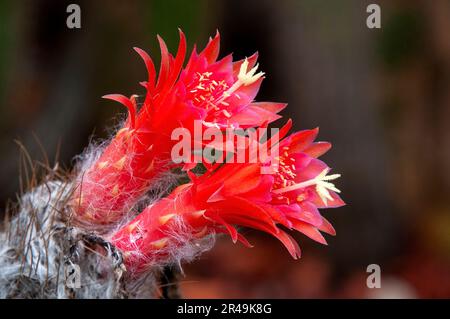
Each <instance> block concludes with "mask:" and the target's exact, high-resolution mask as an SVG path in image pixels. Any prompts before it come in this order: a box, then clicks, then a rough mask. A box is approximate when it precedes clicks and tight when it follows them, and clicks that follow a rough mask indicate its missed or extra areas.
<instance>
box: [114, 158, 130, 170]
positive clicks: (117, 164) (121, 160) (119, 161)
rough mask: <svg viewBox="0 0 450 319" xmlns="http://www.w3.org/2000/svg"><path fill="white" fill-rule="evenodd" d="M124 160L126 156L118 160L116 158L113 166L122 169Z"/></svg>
mask: <svg viewBox="0 0 450 319" xmlns="http://www.w3.org/2000/svg"><path fill="white" fill-rule="evenodd" d="M126 160H127V157H126V156H124V157H122V158H121V159H120V160H118V161H117V162H115V163H114V167H115V168H117V169H119V170H120V169H122V168H123V167H124V165H125V161H126Z"/></svg>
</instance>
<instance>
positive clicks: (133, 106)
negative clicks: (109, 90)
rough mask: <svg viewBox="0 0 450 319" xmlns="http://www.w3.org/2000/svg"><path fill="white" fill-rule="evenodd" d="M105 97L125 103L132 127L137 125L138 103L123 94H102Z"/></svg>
mask: <svg viewBox="0 0 450 319" xmlns="http://www.w3.org/2000/svg"><path fill="white" fill-rule="evenodd" d="M102 98H104V99H108V100H113V101H116V102H119V103H120V104H122V105H124V106H125V107H126V108H127V109H128V112H129V116H130V121H131V127H132V128H134V127H135V121H136V104H135V103H133V102H132V101H131V100H130V99H129V98H127V97H126V96H124V95H122V94H107V95H104V96H102Z"/></svg>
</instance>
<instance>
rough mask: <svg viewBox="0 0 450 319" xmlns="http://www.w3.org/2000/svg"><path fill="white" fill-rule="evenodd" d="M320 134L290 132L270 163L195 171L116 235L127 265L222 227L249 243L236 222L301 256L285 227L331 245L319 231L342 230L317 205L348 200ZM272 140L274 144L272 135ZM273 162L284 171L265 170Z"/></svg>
mask: <svg viewBox="0 0 450 319" xmlns="http://www.w3.org/2000/svg"><path fill="white" fill-rule="evenodd" d="M290 125H291V124H290V122H289V123H288V124H287V125H286V126H285V127H284V128H283V129H282V130H281V135H284V134H285V132H286V131H287V130H288V129H289V128H290ZM317 134H318V129H314V130H307V131H301V132H298V133H294V134H292V135H290V136H289V137H287V138H286V139H284V140H282V141H281V142H280V143H279V144H277V145H278V146H279V150H280V153H279V154H278V156H276V157H277V158H275V156H273V155H270V156H269V158H268V160H267V161H265V162H259V163H226V164H222V165H221V166H219V167H218V165H216V166H215V167H213V168H212V169H211V171H209V172H207V173H206V174H204V175H202V176H200V177H198V176H195V175H193V174H192V173H190V176H191V180H192V181H191V183H189V184H185V185H182V186H180V187H178V188H177V189H175V190H174V191H173V193H172V194H171V195H169V196H168V197H167V198H164V199H162V200H160V201H159V202H157V203H156V204H154V205H151V206H149V207H148V208H146V209H145V210H144V211H143V212H142V213H141V214H140V215H138V216H137V217H136V218H135V219H134V220H132V221H131V222H130V223H129V224H128V225H126V226H125V227H123V228H122V229H120V230H119V231H118V232H117V233H115V234H114V235H113V237H112V241H113V243H114V244H115V245H116V246H117V247H118V248H119V249H120V250H121V251H122V252H123V254H124V256H125V261H126V265H127V268H128V269H129V270H131V271H134V272H136V271H140V270H143V269H145V267H146V266H148V265H152V264H153V263H156V264H161V263H164V262H165V261H168V262H169V261H170V258H171V257H173V254H174V252H177V251H178V250H180V248H181V247H183V246H185V245H186V244H187V241H190V242H195V240H196V239H199V238H202V237H204V236H206V235H208V234H211V233H215V232H227V233H229V234H230V236H231V237H232V239H233V241H234V242H236V241H237V240H239V241H241V242H243V243H244V244H245V245H247V246H250V244H249V243H248V242H247V240H246V239H245V238H244V237H243V236H242V235H241V234H239V233H238V231H237V230H236V229H235V226H245V227H250V228H253V229H257V230H261V231H264V232H267V233H269V234H271V235H273V236H274V237H276V238H277V239H279V240H280V241H281V242H282V243H283V244H284V246H285V247H286V248H287V249H288V251H289V252H290V254H291V255H292V257H293V258H295V259H296V258H298V257H300V248H299V246H298V244H297V243H296V242H295V240H294V239H293V238H292V237H291V236H290V235H288V234H287V233H286V232H285V231H283V230H282V229H280V228H279V226H280V225H283V226H284V227H286V228H288V229H294V230H296V231H299V232H301V233H303V234H305V235H306V236H308V237H310V238H312V239H313V240H315V241H318V242H320V243H322V244H326V241H325V239H324V237H323V236H322V235H321V233H320V231H322V232H325V233H328V234H331V235H334V234H335V231H334V229H333V227H332V226H331V224H330V223H329V222H328V221H327V220H326V219H325V218H323V217H322V216H321V214H320V213H319V211H318V208H329V207H339V206H342V205H344V202H343V201H342V199H340V197H339V196H338V195H337V194H336V193H338V192H339V190H338V189H337V188H336V187H335V186H334V185H333V184H332V183H331V182H330V181H332V180H334V179H336V178H338V177H339V176H340V175H338V174H334V175H327V174H328V172H329V170H330V168H329V167H328V166H327V165H326V164H325V163H324V162H322V161H320V160H318V159H317V157H319V156H320V155H322V154H323V153H325V152H326V151H327V150H328V149H329V148H330V144H329V143H324V142H318V143H314V142H313V141H314V139H315V137H316V136H317ZM267 143H269V144H273V145H275V143H274V142H273V141H271V140H269V141H268V142H267ZM271 147H272V148H273V147H274V146H271ZM269 166H276V168H277V169H276V170H274V171H273V172H272V173H271V174H264V173H262V172H264V168H267V167H269Z"/></svg>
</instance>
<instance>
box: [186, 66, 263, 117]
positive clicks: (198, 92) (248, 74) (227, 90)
mask: <svg viewBox="0 0 450 319" xmlns="http://www.w3.org/2000/svg"><path fill="white" fill-rule="evenodd" d="M248 64H249V63H248V61H247V59H245V60H244V62H242V65H241V67H240V69H239V74H238V79H237V81H236V82H235V83H234V84H233V85H232V86H231V87H230V86H229V85H228V84H227V83H226V82H225V80H223V79H222V80H218V79H213V78H211V76H212V75H213V73H212V72H203V73H200V72H197V74H196V75H195V78H194V84H192V85H191V86H190V87H189V88H188V92H189V93H190V94H192V95H191V97H190V98H191V100H192V101H194V104H195V106H197V107H201V108H204V109H206V110H207V111H208V118H211V119H217V118H220V117H225V118H227V119H229V118H231V116H232V115H233V114H232V113H233V111H232V108H230V107H229V106H230V105H229V103H228V102H227V101H226V100H227V99H228V98H229V97H230V96H232V95H234V96H236V97H237V98H238V99H239V98H240V97H239V94H238V93H236V91H237V90H239V88H240V87H242V86H247V85H250V84H252V83H254V82H256V81H257V80H258V79H259V78H261V77H262V76H263V75H264V73H263V72H259V73H256V71H257V69H258V65H256V66H255V67H253V68H252V69H251V70H250V71H247V68H248ZM255 73H256V74H255ZM206 122H208V119H206Z"/></svg>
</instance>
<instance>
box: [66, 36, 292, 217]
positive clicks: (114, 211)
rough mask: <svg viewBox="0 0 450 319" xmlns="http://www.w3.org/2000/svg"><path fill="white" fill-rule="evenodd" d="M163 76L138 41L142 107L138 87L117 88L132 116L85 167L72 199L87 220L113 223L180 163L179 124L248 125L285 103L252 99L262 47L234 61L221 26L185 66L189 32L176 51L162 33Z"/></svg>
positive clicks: (269, 115)
mask: <svg viewBox="0 0 450 319" xmlns="http://www.w3.org/2000/svg"><path fill="white" fill-rule="evenodd" d="M158 40H159V43H160V47H161V66H160V70H159V74H158V77H157V76H156V72H155V67H154V64H153V62H152V60H151V58H150V57H149V56H148V55H147V53H145V52H144V51H143V50H141V49H138V48H135V50H136V52H137V53H138V54H139V55H140V56H141V57H142V59H143V60H144V63H145V66H146V68H147V71H148V80H147V81H146V82H142V83H141V84H142V85H143V86H144V87H145V88H146V91H147V93H146V96H145V100H144V101H143V105H142V107H141V108H140V110H139V111H138V108H137V101H136V98H137V96H136V95H133V96H131V97H130V98H127V97H125V96H123V95H118V94H112V95H106V96H104V98H107V99H111V100H115V101H117V102H119V103H122V104H123V105H125V106H126V107H127V108H128V111H129V116H128V119H127V120H126V122H125V123H124V125H123V127H122V128H121V129H120V130H119V131H118V132H117V134H116V136H115V137H114V138H113V139H112V141H111V142H110V144H109V145H108V146H107V147H106V148H105V149H104V150H103V152H102V153H101V155H100V157H99V158H98V159H97V160H95V162H94V163H93V164H92V165H91V166H90V167H89V168H87V170H85V171H83V172H82V173H81V174H80V177H79V187H78V188H77V190H76V192H75V193H74V195H73V203H74V207H75V211H76V215H77V217H78V219H79V220H81V221H85V222H87V224H89V225H92V224H94V225H95V224H108V223H112V222H115V221H117V220H118V219H120V218H121V217H122V216H123V214H124V213H125V212H126V211H128V210H130V209H131V208H132V207H133V206H134V205H135V204H136V202H137V201H138V200H139V199H140V198H141V196H142V195H143V194H144V193H145V192H146V191H147V190H148V189H149V188H150V187H151V185H152V181H154V179H155V177H156V176H158V175H160V174H161V173H162V172H164V171H167V170H170V169H171V168H173V167H174V166H175V165H174V163H173V162H172V161H171V149H172V147H173V145H174V143H175V142H174V141H172V140H171V133H172V131H173V130H174V129H175V128H178V127H184V128H187V129H189V130H193V126H194V120H200V121H202V123H203V124H204V126H205V127H210V126H214V127H218V128H221V129H222V128H227V127H231V128H237V127H242V128H247V127H253V126H258V125H260V124H261V123H264V122H271V121H273V120H276V119H278V118H279V116H278V115H277V114H276V113H278V112H279V111H280V110H281V109H283V108H284V107H285V105H284V104H280V103H268V102H264V103H254V102H253V99H254V98H255V96H256V93H257V92H258V89H259V87H260V85H261V81H262V80H263V73H262V72H259V73H257V66H256V65H255V63H256V59H257V55H256V54H255V55H253V56H252V57H250V58H249V59H245V60H242V61H237V62H233V61H232V56H231V55H228V56H226V57H225V58H223V59H221V60H217V57H218V54H219V40H220V39H219V34H218V33H217V35H216V36H215V37H214V38H213V39H210V41H209V43H208V45H207V46H206V48H205V49H204V50H203V51H202V52H201V53H197V52H196V49H195V48H194V50H193V52H192V54H191V56H190V58H189V61H188V62H187V65H186V67H185V68H184V69H183V63H184V59H185V53H186V40H185V37H184V35H183V33H182V32H181V31H180V44H179V47H178V53H177V55H176V56H175V57H173V56H172V55H171V54H170V53H168V50H167V47H166V45H165V43H164V41H163V40H162V39H161V38H160V37H158Z"/></svg>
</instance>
